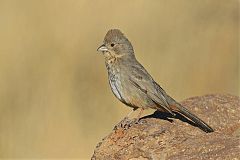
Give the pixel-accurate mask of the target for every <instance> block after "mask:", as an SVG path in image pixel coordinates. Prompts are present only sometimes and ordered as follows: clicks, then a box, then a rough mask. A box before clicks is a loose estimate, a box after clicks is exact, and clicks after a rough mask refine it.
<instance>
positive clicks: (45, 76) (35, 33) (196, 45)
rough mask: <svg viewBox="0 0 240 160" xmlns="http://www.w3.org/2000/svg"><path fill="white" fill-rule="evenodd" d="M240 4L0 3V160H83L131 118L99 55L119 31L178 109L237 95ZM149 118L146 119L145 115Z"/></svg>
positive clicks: (200, 0)
mask: <svg viewBox="0 0 240 160" xmlns="http://www.w3.org/2000/svg"><path fill="white" fill-rule="evenodd" d="M238 6H239V1H238V0H228V1H224V0H211V1H209V0H195V1H192V0H184V1H178V0H175V1H166V0H158V1H157V0H156V1H144V0H132V1H127V0H126V1H112V0H106V1H96V0H92V1H87V0H68V1H64V0H52V1H49V0H41V1H36V0H21V1H19V0H0V158H2V159H4V158H30V159H33V158H66V159H89V158H90V157H91V155H92V154H93V150H94V148H95V146H96V145H97V143H98V142H99V141H100V140H101V139H102V138H104V137H105V136H106V135H107V134H108V133H109V132H110V131H111V130H112V128H113V127H114V125H115V124H116V123H118V122H119V121H120V120H121V118H123V117H124V116H125V115H126V114H127V113H128V112H129V111H130V109H129V108H128V107H125V106H124V105H123V104H121V103H120V102H119V101H118V100H117V99H116V98H115V97H114V96H113V94H112V93H111V90H110V87H109V86H108V81H107V72H106V69H105V65H104V59H103V57H102V55H101V54H98V53H97V52H96V49H97V47H98V46H99V45H101V44H102V41H103V38H104V36H105V34H106V32H107V30H109V29H111V28H119V29H121V30H122V31H123V32H124V33H125V34H126V35H127V37H128V38H129V39H130V41H131V42H132V44H133V46H134V49H135V52H136V56H137V58H138V60H139V61H140V62H141V63H142V64H143V65H144V66H145V68H146V69H147V70H148V71H149V72H150V73H151V74H152V76H153V77H154V79H155V80H156V81H157V82H159V84H161V86H162V87H163V88H164V89H165V90H166V91H167V92H168V93H169V94H170V95H172V96H173V97H174V98H175V99H177V100H178V101H182V100H184V99H186V98H189V97H193V96H201V95H205V94H210V93H230V94H233V95H239V94H240V93H239V89H240V88H239V74H240V71H239V39H238V37H239V26H238V23H239V13H238V11H239V9H238ZM152 112H153V111H152Z"/></svg>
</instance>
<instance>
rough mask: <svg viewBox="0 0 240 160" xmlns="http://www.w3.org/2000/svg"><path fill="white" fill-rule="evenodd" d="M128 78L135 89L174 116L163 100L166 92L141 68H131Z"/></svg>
mask: <svg viewBox="0 0 240 160" xmlns="http://www.w3.org/2000/svg"><path fill="white" fill-rule="evenodd" d="M129 77H130V78H129V80H130V82H131V83H132V84H133V85H134V86H135V87H136V88H138V89H139V90H140V91H142V92H144V93H145V94H146V95H147V96H148V97H149V98H151V99H152V101H154V102H155V103H157V104H158V105H159V106H161V107H163V108H164V109H165V110H166V111H168V112H169V113H171V114H172V115H174V113H173V112H172V111H171V109H170V107H169V104H168V102H167V100H166V98H165V97H166V95H167V94H166V92H165V91H164V90H163V89H162V88H161V87H160V86H159V85H158V84H157V83H156V82H155V81H154V80H153V79H152V77H151V76H150V75H149V74H148V72H147V71H146V70H145V69H144V68H143V67H142V66H139V67H136V66H133V68H132V74H131V75H129Z"/></svg>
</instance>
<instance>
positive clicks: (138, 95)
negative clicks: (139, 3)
mask: <svg viewBox="0 0 240 160" xmlns="http://www.w3.org/2000/svg"><path fill="white" fill-rule="evenodd" d="M97 51H98V52H100V53H102V54H103V57H104V59H105V65H106V68H107V72H108V81H109V84H110V87H111V90H112V92H113V94H114V95H115V96H116V98H117V99H119V100H120V101H121V102H122V103H124V104H125V105H126V106H128V107H131V108H132V111H131V112H130V113H129V114H128V115H127V116H126V117H125V118H124V119H126V118H128V117H129V116H130V115H131V114H132V113H133V112H135V111H136V110H139V109H140V112H139V114H138V116H137V121H138V120H139V118H140V116H141V114H142V112H143V110H145V109H149V108H151V109H154V110H158V111H160V112H167V113H169V114H171V116H173V117H175V116H176V113H178V114H181V115H183V116H185V117H187V118H188V119H190V120H191V121H192V122H194V123H195V125H197V126H198V127H199V128H200V129H202V130H203V131H205V132H207V133H208V132H213V131H214V130H213V129H212V128H211V127H210V126H209V125H208V124H207V123H205V122H204V121H203V120H201V119H200V118H198V117H197V116H196V115H195V114H193V113H191V112H190V111H189V110H188V109H187V108H185V107H183V106H182V105H181V104H180V103H178V102H177V101H175V100H174V99H173V98H172V97H170V96H169V95H168V94H167V93H166V92H165V91H164V90H163V88H161V86H160V85H159V84H158V83H157V82H156V81H155V80H154V79H153V78H152V76H151V75H150V74H149V73H148V72H147V70H146V69H145V68H144V67H143V66H142V65H141V64H140V63H139V61H138V60H137V59H136V57H135V53H134V49H133V46H132V44H131V42H130V41H129V40H128V38H127V37H126V36H125V35H124V34H123V32H122V31H121V30H119V29H110V30H108V31H107V33H106V35H105V37H104V40H103V44H102V45H101V46H100V47H98V49H97Z"/></svg>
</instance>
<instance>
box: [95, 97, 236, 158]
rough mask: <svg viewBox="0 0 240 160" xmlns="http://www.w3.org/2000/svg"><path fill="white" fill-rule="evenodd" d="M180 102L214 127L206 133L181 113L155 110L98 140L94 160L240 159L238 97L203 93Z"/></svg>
mask: <svg viewBox="0 0 240 160" xmlns="http://www.w3.org/2000/svg"><path fill="white" fill-rule="evenodd" d="M182 105H184V106H185V107H187V108H188V109H189V110H190V111H192V112H193V113H195V114H196V115H198V116H199V117H200V118H201V119H203V120H204V121H205V122H207V123H208V124H209V125H210V126H211V127H213V128H214V129H215V132H213V133H205V132H203V131H202V130H200V129H199V128H197V127H194V124H192V123H191V122H190V121H188V120H187V119H184V118H183V117H182V116H180V115H179V116H178V117H177V118H172V117H171V116H169V115H167V114H164V113H159V112H155V113H154V114H153V115H150V116H146V117H144V118H142V119H141V120H140V123H139V124H133V125H132V126H131V127H130V128H128V129H122V128H119V129H115V130H113V131H112V132H111V133H110V134H109V135H108V136H107V137H105V138H104V139H103V140H102V142H100V143H99V144H98V145H97V147H96V149H95V151H94V154H93V156H92V160H97V159H101V160H102V159H103V160H105V159H108V160H110V159H124V160H125V159H131V160H148V159H153V160H165V159H168V160H170V159H172V160H175V159H178V160H188V159H194V160H195V159H214V160H215V159H218V160H221V159H231V160H233V159H236V160H237V159H240V98H239V97H237V96H232V95H222V94H215V95H206V96H202V97H193V98H189V99H186V100H184V101H183V102H182Z"/></svg>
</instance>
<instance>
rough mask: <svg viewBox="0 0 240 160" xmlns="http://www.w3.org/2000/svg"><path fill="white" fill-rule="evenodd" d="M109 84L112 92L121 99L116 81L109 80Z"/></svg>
mask: <svg viewBox="0 0 240 160" xmlns="http://www.w3.org/2000/svg"><path fill="white" fill-rule="evenodd" d="M109 84H110V87H111V90H112V92H113V94H114V95H115V96H116V97H117V98H118V99H119V100H122V95H121V93H120V84H117V82H116V81H112V80H109Z"/></svg>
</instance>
